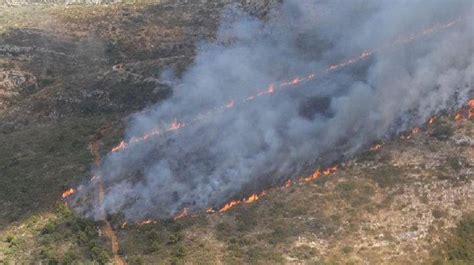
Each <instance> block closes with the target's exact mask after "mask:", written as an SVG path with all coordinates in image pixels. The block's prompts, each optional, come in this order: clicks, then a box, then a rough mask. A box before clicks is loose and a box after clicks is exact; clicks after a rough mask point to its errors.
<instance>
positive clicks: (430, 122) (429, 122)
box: [428, 117, 436, 125]
mask: <svg viewBox="0 0 474 265" xmlns="http://www.w3.org/2000/svg"><path fill="white" fill-rule="evenodd" d="M435 121H436V117H431V118H430V119H429V120H428V124H429V125H432V124H433V123H434V122H435Z"/></svg>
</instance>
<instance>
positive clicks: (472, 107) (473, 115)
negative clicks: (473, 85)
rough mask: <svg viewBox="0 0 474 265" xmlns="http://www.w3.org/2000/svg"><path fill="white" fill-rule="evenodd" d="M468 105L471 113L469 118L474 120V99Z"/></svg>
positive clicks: (468, 115)
mask: <svg viewBox="0 0 474 265" xmlns="http://www.w3.org/2000/svg"><path fill="white" fill-rule="evenodd" d="M467 105H468V106H469V113H468V114H467V118H468V119H471V118H474V98H472V99H471V100H469V102H468V103H467Z"/></svg>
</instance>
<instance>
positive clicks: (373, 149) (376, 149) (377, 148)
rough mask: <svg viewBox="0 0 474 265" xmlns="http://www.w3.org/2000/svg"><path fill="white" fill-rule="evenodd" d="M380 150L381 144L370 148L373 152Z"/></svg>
mask: <svg viewBox="0 0 474 265" xmlns="http://www.w3.org/2000/svg"><path fill="white" fill-rule="evenodd" d="M381 148H382V144H374V145H372V146H371V147H370V151H373V152H375V151H378V150H380V149H381Z"/></svg>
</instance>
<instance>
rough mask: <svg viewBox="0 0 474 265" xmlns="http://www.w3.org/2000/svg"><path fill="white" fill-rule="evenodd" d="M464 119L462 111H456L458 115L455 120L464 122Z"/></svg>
mask: <svg viewBox="0 0 474 265" xmlns="http://www.w3.org/2000/svg"><path fill="white" fill-rule="evenodd" d="M463 119H464V117H463V116H462V113H461V112H460V111H459V112H457V113H456V115H454V120H455V121H456V122H458V123H459V122H462V120H463Z"/></svg>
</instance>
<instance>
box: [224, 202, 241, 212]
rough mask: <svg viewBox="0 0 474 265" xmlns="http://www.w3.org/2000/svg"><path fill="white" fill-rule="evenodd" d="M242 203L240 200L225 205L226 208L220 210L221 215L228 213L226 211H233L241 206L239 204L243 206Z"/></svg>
mask: <svg viewBox="0 0 474 265" xmlns="http://www.w3.org/2000/svg"><path fill="white" fill-rule="evenodd" d="M241 203H242V201H240V200H234V201H230V202H228V203H226V204H225V205H224V207H222V208H221V209H220V210H219V212H220V213H223V212H226V211H228V210H229V209H231V208H233V207H235V206H236V205H239V204H241Z"/></svg>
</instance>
